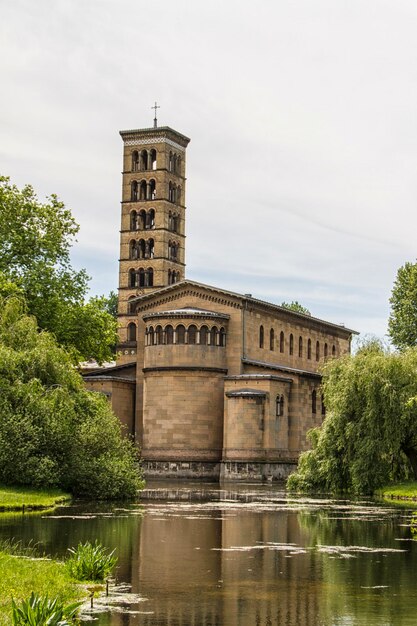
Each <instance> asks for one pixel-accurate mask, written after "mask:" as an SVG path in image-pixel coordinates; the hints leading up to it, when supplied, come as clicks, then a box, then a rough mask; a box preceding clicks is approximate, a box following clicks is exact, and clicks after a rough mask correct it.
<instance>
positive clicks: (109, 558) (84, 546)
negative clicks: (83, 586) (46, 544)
mask: <svg viewBox="0 0 417 626" xmlns="http://www.w3.org/2000/svg"><path fill="white" fill-rule="evenodd" d="M68 550H69V552H70V553H71V556H70V557H69V559H68V560H67V562H66V563H65V566H66V568H67V571H68V572H69V574H70V576H72V577H73V578H75V579H76V580H91V581H94V582H103V581H104V580H105V579H106V578H107V576H108V575H109V574H110V572H111V571H112V569H113V568H114V567H115V565H116V563H117V557H116V556H114V550H113V551H112V552H110V554H108V553H107V550H106V548H104V547H103V546H102V545H101V544H100V543H99V542H98V541H97V540H96V542H95V543H94V544H91V543H90V542H89V541H86V543H79V544H78V546H77V547H76V548H68Z"/></svg>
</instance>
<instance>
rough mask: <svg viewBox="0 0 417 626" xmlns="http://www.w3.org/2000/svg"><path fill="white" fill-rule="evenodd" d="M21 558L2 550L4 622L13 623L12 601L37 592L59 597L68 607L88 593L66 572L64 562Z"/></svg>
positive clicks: (0, 608) (0, 614) (0, 616)
mask: <svg viewBox="0 0 417 626" xmlns="http://www.w3.org/2000/svg"><path fill="white" fill-rule="evenodd" d="M27 556H28V555H25V556H24V558H21V557H19V556H16V555H10V554H6V553H4V552H1V551H0V570H1V593H0V625H1V626H10V624H11V619H12V618H11V612H12V611H11V602H12V599H13V598H14V599H15V601H16V603H18V602H19V601H21V600H24V599H25V598H28V597H29V596H30V594H31V593H32V591H33V592H34V593H35V594H36V593H37V594H41V595H48V596H49V597H50V598H52V597H58V598H59V601H60V602H62V603H63V604H64V606H66V605H68V604H71V603H73V602H76V601H78V600H80V599H81V597H82V596H83V595H84V592H83V590H82V589H81V588H80V586H79V585H77V584H76V583H75V582H74V581H73V580H72V579H71V578H70V577H69V575H68V573H67V572H66V569H65V566H64V564H63V563H59V562H57V561H53V560H46V559H44V558H42V559H37V558H35V559H34V558H33V556H32V557H31V558H27ZM29 556H30V555H29Z"/></svg>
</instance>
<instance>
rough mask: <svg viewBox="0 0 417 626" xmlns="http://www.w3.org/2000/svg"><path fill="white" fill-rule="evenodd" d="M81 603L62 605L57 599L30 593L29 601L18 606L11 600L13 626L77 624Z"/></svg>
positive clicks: (24, 601)
mask: <svg viewBox="0 0 417 626" xmlns="http://www.w3.org/2000/svg"><path fill="white" fill-rule="evenodd" d="M81 604H82V603H81V602H74V603H73V604H68V605H67V606H64V604H63V603H62V602H61V601H60V600H59V599H58V598H48V596H47V595H46V596H40V595H38V594H35V593H33V591H32V593H31V595H30V598H29V600H23V601H22V602H21V603H20V605H19V606H18V605H17V604H16V603H15V601H14V600H12V624H13V626H24V625H27V626H70V625H71V624H72V625H73V624H76V623H77V613H78V609H79V607H80V606H81Z"/></svg>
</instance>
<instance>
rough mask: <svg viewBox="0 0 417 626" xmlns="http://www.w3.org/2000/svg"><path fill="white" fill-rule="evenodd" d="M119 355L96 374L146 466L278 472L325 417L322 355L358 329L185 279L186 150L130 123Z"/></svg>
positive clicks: (341, 348)
mask: <svg viewBox="0 0 417 626" xmlns="http://www.w3.org/2000/svg"><path fill="white" fill-rule="evenodd" d="M120 135H121V137H122V140H123V145H124V150H123V174H122V176H123V190H122V203H121V230H120V260H119V309H118V319H119V344H118V348H117V362H116V365H115V366H113V367H109V368H100V369H95V370H92V371H88V372H85V375H84V379H85V381H86V384H87V386H88V388H89V389H92V390H95V391H100V392H102V393H105V394H106V395H107V396H108V397H109V400H110V402H111V404H112V406H113V409H114V411H115V413H116V414H117V415H118V416H119V418H120V420H121V421H122V423H123V424H124V425H125V426H126V430H127V432H128V433H130V434H131V435H132V436H133V437H134V439H135V442H136V443H137V445H138V446H139V448H140V450H141V457H142V465H143V469H144V473H145V476H147V477H170V478H172V477H178V478H179V477H188V478H190V477H191V478H210V479H216V480H218V479H229V480H235V479H248V478H250V479H257V480H258V479H259V480H271V479H281V478H285V477H287V476H288V475H289V474H290V473H291V472H292V471H294V469H295V467H296V464H297V461H298V457H299V454H300V452H302V451H303V450H306V449H307V448H308V442H307V440H306V433H307V431H308V430H309V429H310V428H312V427H314V426H318V425H320V424H321V423H322V420H323V417H324V415H325V404H324V401H323V396H322V393H321V388H320V382H321V376H320V373H319V372H320V366H321V365H322V364H323V363H324V362H325V361H326V360H327V359H331V358H335V357H339V356H340V355H342V354H346V353H347V352H349V351H350V344H351V337H352V334H355V331H352V330H349V329H348V328H345V327H344V326H341V325H337V324H333V323H330V322H326V321H324V320H321V319H317V318H314V317H312V316H310V315H306V314H302V313H298V312H295V311H291V310H289V309H287V308H283V307H281V306H277V305H276V304H272V303H269V302H264V301H262V300H259V299H257V298H255V297H252V295H251V294H239V293H234V292H233V291H228V290H225V289H223V288H220V287H214V286H211V285H205V284H201V283H198V282H194V281H191V280H187V279H186V278H185V241H186V239H185V218H186V207H185V185H186V177H185V171H186V149H187V145H188V143H189V139H188V138H187V137H186V136H184V135H182V134H181V133H179V132H177V131H176V130H173V129H172V128H169V127H167V126H165V127H158V126H157V122H156V119H155V120H154V127H153V128H144V129H139V130H126V131H121V132H120Z"/></svg>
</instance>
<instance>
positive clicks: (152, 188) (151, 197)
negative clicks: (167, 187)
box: [148, 178, 156, 200]
mask: <svg viewBox="0 0 417 626" xmlns="http://www.w3.org/2000/svg"><path fill="white" fill-rule="evenodd" d="M148 199H149V200H155V199H156V182H155V180H154V179H153V178H151V180H150V181H149V194H148Z"/></svg>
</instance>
